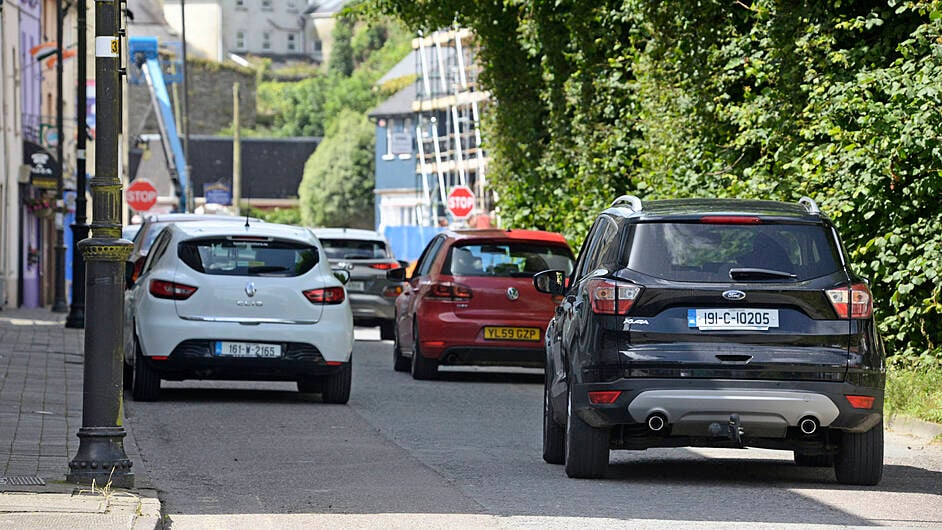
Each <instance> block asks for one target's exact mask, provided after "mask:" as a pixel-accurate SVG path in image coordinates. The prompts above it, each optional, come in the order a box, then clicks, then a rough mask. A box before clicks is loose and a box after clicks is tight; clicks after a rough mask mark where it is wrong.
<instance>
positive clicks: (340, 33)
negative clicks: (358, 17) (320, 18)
mask: <svg viewBox="0 0 942 530" xmlns="http://www.w3.org/2000/svg"><path fill="white" fill-rule="evenodd" d="M354 22H355V20H354V19H352V18H350V17H346V16H338V17H337V23H336V24H335V25H334V31H333V38H334V43H333V47H331V49H330V59H329V61H328V62H327V72H328V73H330V74H337V75H340V76H342V77H349V76H350V74H352V73H353V66H354V64H353V45H352V40H353V27H354Z"/></svg>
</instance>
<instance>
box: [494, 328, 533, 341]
mask: <svg viewBox="0 0 942 530" xmlns="http://www.w3.org/2000/svg"><path fill="white" fill-rule="evenodd" d="M484 340H529V341H538V340H540V328H512V327H506V326H484Z"/></svg>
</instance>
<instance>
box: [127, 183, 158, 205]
mask: <svg viewBox="0 0 942 530" xmlns="http://www.w3.org/2000/svg"><path fill="white" fill-rule="evenodd" d="M124 196H125V198H126V199H127V201H128V206H130V207H131V209H133V210H135V211H138V212H146V211H147V210H150V209H151V208H152V207H153V206H154V205H155V204H157V187H156V186H154V183H153V182H151V181H149V180H147V179H145V178H137V179H134V182H132V183H131V185H130V186H128V189H127V191H125V192H124Z"/></svg>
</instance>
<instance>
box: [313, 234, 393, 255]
mask: <svg viewBox="0 0 942 530" xmlns="http://www.w3.org/2000/svg"><path fill="white" fill-rule="evenodd" d="M321 244H322V245H324V252H326V253H327V257H328V258H332V259H383V258H389V257H390V255H389V250H388V249H387V248H386V243H384V242H382V241H369V240H363V239H321Z"/></svg>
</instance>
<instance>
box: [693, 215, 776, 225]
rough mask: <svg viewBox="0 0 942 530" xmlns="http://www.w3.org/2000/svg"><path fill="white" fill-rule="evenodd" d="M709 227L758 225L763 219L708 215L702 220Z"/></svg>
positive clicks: (748, 216) (749, 216)
mask: <svg viewBox="0 0 942 530" xmlns="http://www.w3.org/2000/svg"><path fill="white" fill-rule="evenodd" d="M700 222H701V223H703V224H707V225H757V224H762V219H759V218H758V217H755V216H751V215H707V216H704V217H701V218H700Z"/></svg>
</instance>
